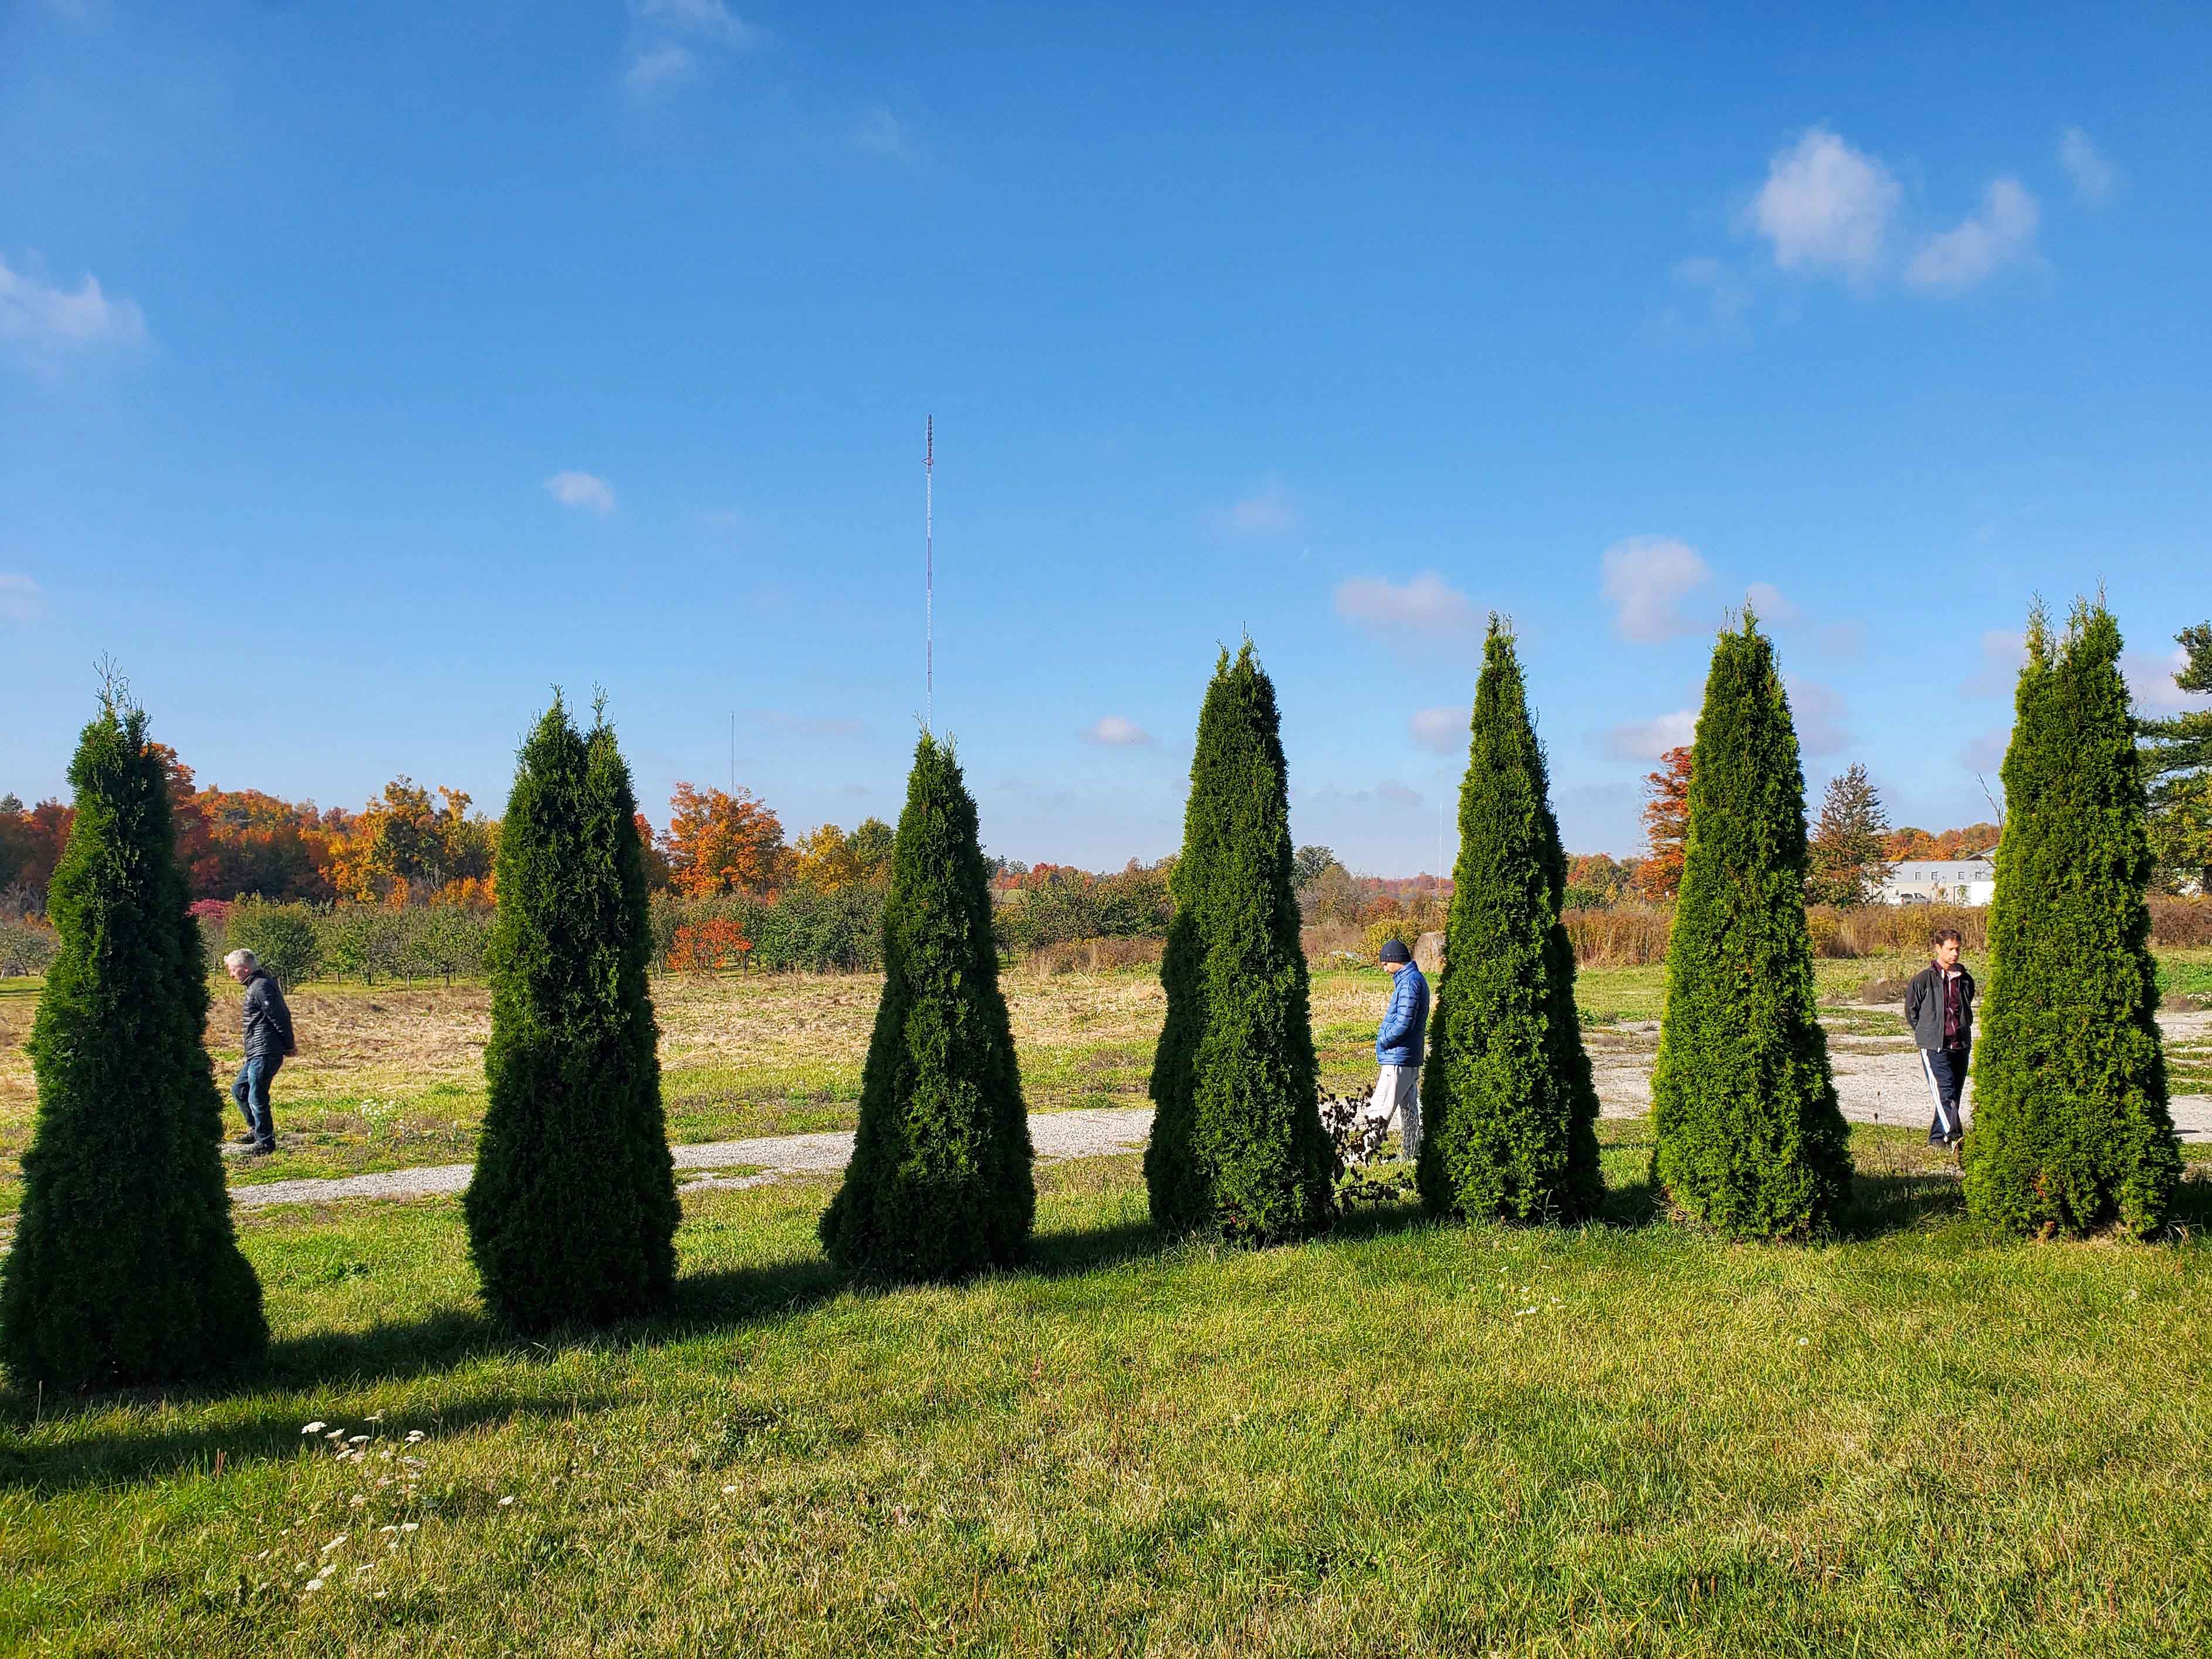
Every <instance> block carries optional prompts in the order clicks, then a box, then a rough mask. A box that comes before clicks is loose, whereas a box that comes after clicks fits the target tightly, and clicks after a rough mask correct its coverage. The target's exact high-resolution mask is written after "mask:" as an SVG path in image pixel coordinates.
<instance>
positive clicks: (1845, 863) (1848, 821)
mask: <svg viewBox="0 0 2212 1659" xmlns="http://www.w3.org/2000/svg"><path fill="white" fill-rule="evenodd" d="M1888 842H1889V814H1888V813H1887V812H1885V811H1883V810H1882V805H1881V796H1880V795H1879V794H1878V793H1875V787H1874V781H1873V780H1872V779H1870V778H1869V777H1868V776H1867V769H1866V768H1865V767H1864V766H1863V765H1861V764H1857V763H1854V764H1853V765H1852V766H1850V768H1849V769H1846V770H1844V771H1842V772H1838V774H1837V775H1835V776H1834V777H1832V778H1830V779H1829V780H1828V787H1827V790H1826V793H1824V794H1823V795H1822V796H1821V798H1820V817H1819V818H1818V819H1816V820H1815V821H1814V825H1813V839H1812V845H1811V848H1810V851H1811V854H1812V868H1811V872H1810V873H1809V874H1808V876H1807V877H1806V879H1805V900H1806V902H1807V903H1808V904H1837V905H1855V904H1866V903H1869V902H1871V901H1872V900H1873V898H1874V896H1875V890H1876V889H1878V888H1879V887H1881V884H1882V882H1883V880H1884V879H1885V878H1887V875H1888V874H1889V860H1888V858H1887V855H1886V854H1884V852H1883V848H1885V847H1886V846H1887V844H1888Z"/></svg>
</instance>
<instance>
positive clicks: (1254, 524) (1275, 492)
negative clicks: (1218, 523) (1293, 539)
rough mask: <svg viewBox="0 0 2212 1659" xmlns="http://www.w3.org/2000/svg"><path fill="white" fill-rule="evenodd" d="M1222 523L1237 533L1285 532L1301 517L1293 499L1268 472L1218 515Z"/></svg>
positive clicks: (1277, 479) (1275, 533)
mask: <svg viewBox="0 0 2212 1659" xmlns="http://www.w3.org/2000/svg"><path fill="white" fill-rule="evenodd" d="M1222 521H1223V523H1224V525H1225V526H1226V527H1227V528H1228V529H1229V530H1231V531H1232V532H1235V533H1236V534H1237V535H1239V536H1252V537H1261V536H1287V535H1289V534H1291V532H1293V531H1295V530H1297V527H1298V526H1299V524H1300V522H1301V520H1300V519H1299V517H1298V507H1297V502H1296V501H1292V500H1291V492H1290V491H1289V490H1288V489H1285V488H1284V487H1283V481H1282V480H1281V479H1280V478H1279V477H1276V476H1275V475H1274V474H1273V473H1272V472H1270V473H1269V474H1268V475H1267V477H1264V478H1262V479H1261V480H1260V482H1259V483H1258V484H1257V485H1256V486H1255V488H1254V489H1253V491H1252V493H1251V494H1250V495H1247V496H1245V497H1244V498H1243V500H1242V501H1238V502H1237V504H1236V505H1235V506H1233V507H1231V508H1230V509H1229V511H1228V512H1227V513H1224V514H1223V515H1222Z"/></svg>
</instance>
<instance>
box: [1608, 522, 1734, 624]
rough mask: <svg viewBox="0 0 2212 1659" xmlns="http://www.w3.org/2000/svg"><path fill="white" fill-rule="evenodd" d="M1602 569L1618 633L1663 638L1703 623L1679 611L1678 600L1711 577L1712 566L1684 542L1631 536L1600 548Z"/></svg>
mask: <svg viewBox="0 0 2212 1659" xmlns="http://www.w3.org/2000/svg"><path fill="white" fill-rule="evenodd" d="M1602 568H1603V570H1604V572H1605V597H1606V599H1607V602H1609V603H1610V604H1611V605H1613V607H1614V611H1613V631H1614V632H1616V633H1617V634H1619V635H1620V636H1621V638H1623V639H1625V640H1642V641H1647V642H1649V641H1657V640H1668V639H1673V638H1674V637H1676V636H1677V635H1683V634H1694V633H1696V632H1697V631H1698V630H1699V628H1700V627H1701V626H1702V624H1701V623H1697V622H1693V621H1692V620H1691V619H1690V618H1689V617H1685V616H1683V615H1682V613H1681V609H1680V605H1681V601H1682V599H1683V597H1684V596H1685V595H1686V594H1687V593H1688V592H1690V590H1691V589H1692V588H1694V587H1699V586H1703V585H1704V584H1705V582H1707V581H1710V580H1711V579H1712V574H1713V572H1712V567H1711V565H1709V564H1707V563H1706V562H1705V560H1704V559H1702V558H1701V557H1699V554H1698V550H1697V549H1696V548H1694V547H1692V546H1691V545H1690V544H1688V543H1687V542H1685V541H1678V540H1676V539H1675V538H1674V537H1672V536H1631V537H1628V538H1626V539H1625V540H1622V541H1617V542H1615V543H1614V544H1613V545H1612V546H1611V547H1608V548H1607V549H1606V550H1605V557H1604V560H1603V561H1602Z"/></svg>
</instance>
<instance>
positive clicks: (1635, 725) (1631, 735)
mask: <svg viewBox="0 0 2212 1659" xmlns="http://www.w3.org/2000/svg"><path fill="white" fill-rule="evenodd" d="M1697 735H1698V711H1697V710H1696V709H1694V708H1678V709H1676V710H1675V711H1674V713H1673V714H1662V715H1660V716H1659V718H1658V719H1657V720H1641V721H1632V722H1631V723H1630V724H1628V725H1626V726H1613V728H1612V729H1611V730H1609V731H1607V732H1606V734H1605V752H1606V753H1607V754H1608V755H1611V756H1612V757H1613V758H1614V759H1616V760H1657V759H1658V758H1659V757H1660V756H1662V755H1663V754H1665V753H1666V752H1667V751H1668V750H1669V749H1680V748H1681V747H1682V746H1683V745H1684V744H1688V743H1691V742H1693V741H1695V739H1696V738H1697Z"/></svg>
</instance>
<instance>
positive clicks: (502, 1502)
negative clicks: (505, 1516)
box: [499, 1498, 514, 1509]
mask: <svg viewBox="0 0 2212 1659" xmlns="http://www.w3.org/2000/svg"><path fill="white" fill-rule="evenodd" d="M513 1502H514V1500H513V1498H501V1499H500V1500H499V1506H500V1508H501V1509H505V1508H506V1507H507V1505H508V1504H512V1503H513Z"/></svg>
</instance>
